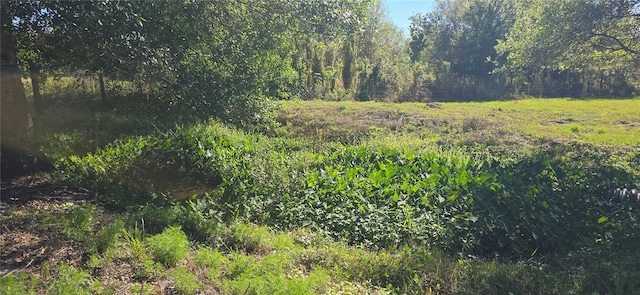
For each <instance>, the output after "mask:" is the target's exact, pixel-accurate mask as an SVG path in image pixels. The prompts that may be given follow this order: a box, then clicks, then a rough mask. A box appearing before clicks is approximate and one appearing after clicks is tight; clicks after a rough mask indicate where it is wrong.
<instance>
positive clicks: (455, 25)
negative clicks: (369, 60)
mask: <svg viewBox="0 0 640 295" xmlns="http://www.w3.org/2000/svg"><path fill="white" fill-rule="evenodd" d="M512 23H513V10H512V5H511V1H509V0H502V1H484V0H447V1H438V2H437V7H436V10H435V11H433V12H431V13H428V14H425V15H420V14H418V15H415V16H413V17H412V24H411V42H410V48H411V60H412V61H414V62H420V63H425V64H427V65H428V67H429V69H430V70H431V74H432V76H433V83H432V86H431V88H432V89H431V90H432V91H433V92H434V94H435V96H436V98H440V99H452V98H454V97H455V98H462V99H490V98H493V97H495V96H496V95H500V94H501V92H502V85H503V84H504V82H503V77H502V76H500V75H495V73H494V69H495V67H496V63H498V64H499V63H500V62H501V61H502V60H501V58H500V56H499V55H498V54H497V52H496V51H495V49H494V47H495V45H496V44H497V42H498V40H499V39H502V38H504V36H505V34H506V33H507V31H508V30H509V28H510V27H511V24H512ZM452 90H453V91H452Z"/></svg>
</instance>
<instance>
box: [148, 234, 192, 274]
mask: <svg viewBox="0 0 640 295" xmlns="http://www.w3.org/2000/svg"><path fill="white" fill-rule="evenodd" d="M146 244H147V246H148V247H149V252H151V255H152V256H153V259H154V260H155V261H156V262H159V263H162V264H164V265H166V266H175V265H176V263H178V262H179V261H180V260H182V259H184V257H185V256H186V255H187V253H189V240H188V239H187V236H186V235H185V234H184V232H183V231H182V229H181V228H180V227H179V226H172V227H169V228H167V229H165V230H164V231H163V232H162V233H161V234H159V235H155V236H152V237H150V238H148V239H147V240H146Z"/></svg>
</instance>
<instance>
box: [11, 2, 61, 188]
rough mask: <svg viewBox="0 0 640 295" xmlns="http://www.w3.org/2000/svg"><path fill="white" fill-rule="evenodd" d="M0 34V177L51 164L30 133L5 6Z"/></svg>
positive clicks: (28, 112) (22, 88)
mask: <svg viewBox="0 0 640 295" xmlns="http://www.w3.org/2000/svg"><path fill="white" fill-rule="evenodd" d="M0 19H2V23H1V26H2V28H1V38H2V44H1V46H0V85H1V86H2V87H0V113H1V115H2V117H1V122H0V123H1V124H2V125H1V126H2V127H1V132H2V133H1V138H0V153H1V173H2V175H1V176H2V178H3V179H6V178H10V177H14V176H19V175H24V174H28V173H31V172H34V171H36V170H38V169H37V168H38V160H40V161H41V162H43V163H41V164H44V165H47V168H49V166H51V164H50V163H49V162H48V161H47V160H46V158H45V157H44V156H43V155H42V153H41V152H39V150H38V144H37V143H36V139H35V136H34V134H33V121H32V120H31V111H30V110H29V106H28V104H27V97H26V95H25V93H24V86H23V85H22V80H21V75H20V71H19V69H18V60H17V57H16V54H17V49H16V43H15V40H14V38H13V32H12V23H11V20H12V18H11V17H10V16H9V14H8V12H7V10H6V6H3V7H2V13H1V14H0Z"/></svg>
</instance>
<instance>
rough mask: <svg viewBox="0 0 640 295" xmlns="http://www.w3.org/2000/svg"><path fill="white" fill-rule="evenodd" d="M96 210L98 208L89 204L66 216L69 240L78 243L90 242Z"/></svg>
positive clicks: (65, 227) (66, 229) (66, 230)
mask: <svg viewBox="0 0 640 295" xmlns="http://www.w3.org/2000/svg"><path fill="white" fill-rule="evenodd" d="M95 210H96V206H95V205H92V204H89V205H85V206H79V207H76V208H74V209H72V210H71V212H69V213H66V214H65V215H64V217H63V220H64V222H65V224H64V229H65V235H66V236H67V238H68V239H72V240H74V241H78V242H87V241H88V239H89V237H91V234H90V233H91V221H92V219H93V214H94V212H95Z"/></svg>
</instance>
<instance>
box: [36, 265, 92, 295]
mask: <svg viewBox="0 0 640 295" xmlns="http://www.w3.org/2000/svg"><path fill="white" fill-rule="evenodd" d="M97 290H99V282H97V281H94V280H93V279H92V278H91V276H90V275H89V274H88V273H86V272H85V271H83V270H77V269H75V268H73V267H70V266H68V265H66V264H61V265H60V266H59V267H57V268H56V272H55V277H54V278H53V280H52V281H50V282H49V286H48V291H49V294H52V295H57V294H60V295H66V294H94V293H95V292H96V291H97Z"/></svg>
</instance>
